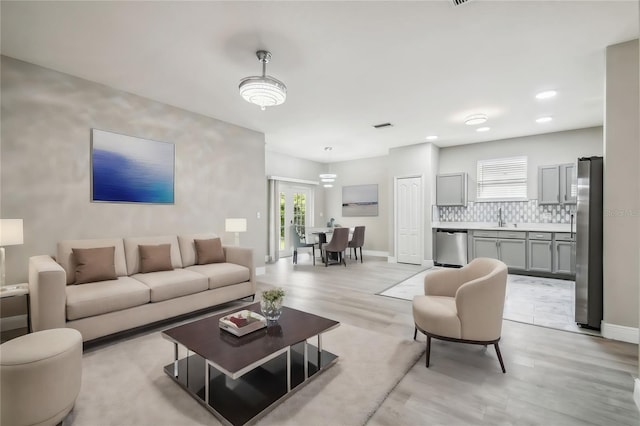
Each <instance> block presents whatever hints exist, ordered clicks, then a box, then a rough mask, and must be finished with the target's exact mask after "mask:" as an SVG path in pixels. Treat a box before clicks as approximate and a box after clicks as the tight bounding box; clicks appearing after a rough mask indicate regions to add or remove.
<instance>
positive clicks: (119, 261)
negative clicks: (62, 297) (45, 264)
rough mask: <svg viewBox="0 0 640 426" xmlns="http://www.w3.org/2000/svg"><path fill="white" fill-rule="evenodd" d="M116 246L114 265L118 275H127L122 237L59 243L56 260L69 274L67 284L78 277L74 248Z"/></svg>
mask: <svg viewBox="0 0 640 426" xmlns="http://www.w3.org/2000/svg"><path fill="white" fill-rule="evenodd" d="M98 247H115V251H114V255H113V256H114V265H115V268H116V275H117V276H118V277H123V276H126V275H127V263H126V261H125V254H124V244H123V241H122V238H101V239H93V240H65V241H60V242H59V243H58V250H57V254H56V261H57V262H58V263H59V264H60V266H62V268H63V269H64V272H65V273H66V274H67V284H72V283H73V282H74V281H75V279H76V259H75V256H74V255H73V249H74V248H98Z"/></svg>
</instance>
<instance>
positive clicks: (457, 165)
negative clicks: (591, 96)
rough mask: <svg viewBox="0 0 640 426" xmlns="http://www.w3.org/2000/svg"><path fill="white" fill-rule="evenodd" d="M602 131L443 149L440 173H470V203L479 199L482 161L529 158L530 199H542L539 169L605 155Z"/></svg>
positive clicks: (599, 128)
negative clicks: (478, 181) (579, 158)
mask: <svg viewBox="0 0 640 426" xmlns="http://www.w3.org/2000/svg"><path fill="white" fill-rule="evenodd" d="M602 138H603V136H602V127H592V128H588V129H580V130H570V131H566V132H556V133H546V134H541V135H534V136H525V137H521V138H512V139H504V140H498V141H491V142H482V143H475V144H469V145H459V146H453V147H448V148H441V149H440V169H439V172H438V173H456V172H467V173H468V174H469V187H468V188H469V200H471V201H472V200H475V199H476V183H477V180H476V173H477V168H476V167H477V164H476V162H477V161H478V160H487V159H491V158H501V157H515V156H519V155H526V156H527V163H528V170H527V174H528V179H527V180H528V185H527V186H528V198H529V199H537V198H538V166H544V165H552V164H561V163H575V162H576V161H577V159H578V157H589V156H593V155H602Z"/></svg>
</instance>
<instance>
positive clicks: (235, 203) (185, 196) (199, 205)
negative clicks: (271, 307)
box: [0, 56, 267, 283]
mask: <svg viewBox="0 0 640 426" xmlns="http://www.w3.org/2000/svg"><path fill="white" fill-rule="evenodd" d="M1 61H2V64H1V72H2V80H1V85H2V86H1V90H2V111H1V113H2V117H1V118H2V123H1V124H2V129H1V132H2V133H1V135H2V146H1V151H0V152H1V157H2V158H1V168H2V171H1V174H0V176H1V183H0V188H1V197H0V202H1V205H0V215H1V217H3V218H22V219H24V245H22V246H11V247H7V249H6V252H7V282H8V283H16V282H21V281H26V279H27V261H28V258H29V256H33V255H39V254H55V248H56V242H57V241H59V240H63V239H75V238H95V237H111V236H118V237H119V236H143V235H163V234H178V233H187V232H203V231H214V232H216V233H218V234H219V235H220V236H221V237H222V239H223V242H225V243H230V244H232V243H233V235H231V234H228V233H225V232H224V219H225V218H226V217H246V218H247V220H248V232H247V233H244V234H242V235H241V237H240V241H241V245H242V246H247V247H253V248H254V262H255V264H256V266H263V265H264V257H265V247H266V235H267V231H266V222H265V219H264V218H265V217H266V214H265V213H266V202H265V200H266V192H265V185H264V181H265V159H264V135H263V134H262V133H258V132H254V131H251V130H248V129H244V128H240V127H237V126H234V125H231V124H228V123H225V122H222V121H219V120H215V119H213V118H209V117H205V116H202V115H198V114H194V113H191V112H188V111H185V110H182V109H178V108H175V107H172V106H169V105H165V104H161V103H158V102H154V101H151V100H149V99H145V98H141V97H139V96H135V95H131V94H128V93H124V92H121V91H117V90H115V89H112V88H109V87H106V86H103V85H100V84H97V83H93V82H90V81H87V80H83V79H80V78H77V77H73V76H70V75H67V74H62V73H59V72H55V71H52V70H49V69H46V68H42V67H39V66H36V65H32V64H29V63H26V62H22V61H18V60H15V59H12V58H9V57H6V56H2V57H1ZM91 128H98V129H102V130H108V131H113V132H117V133H122V134H126V135H131V136H137V137H141V138H147V139H153V140H159V141H165V142H172V143H174V144H175V145H176V175H175V204H174V205H148V204H113V203H91V202H90V170H91V168H90V161H89V155H90V134H91ZM258 212H261V213H262V214H261V217H262V219H260V220H258V219H257V218H256V217H257V213H258Z"/></svg>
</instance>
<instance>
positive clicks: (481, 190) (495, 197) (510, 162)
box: [476, 156, 527, 201]
mask: <svg viewBox="0 0 640 426" xmlns="http://www.w3.org/2000/svg"><path fill="white" fill-rule="evenodd" d="M477 181H478V192H477V198H476V201H513V200H526V199H527V157H526V156H522V157H508V158H495V159H492V160H478V174H477Z"/></svg>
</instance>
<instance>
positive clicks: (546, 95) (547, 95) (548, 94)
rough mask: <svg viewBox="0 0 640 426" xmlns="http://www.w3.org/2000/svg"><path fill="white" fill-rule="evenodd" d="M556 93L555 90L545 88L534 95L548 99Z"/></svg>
mask: <svg viewBox="0 0 640 426" xmlns="http://www.w3.org/2000/svg"><path fill="white" fill-rule="evenodd" d="M557 94H558V92H556V91H555V90H545V91H544V92H540V93H538V94H537V95H536V99H549V98H553V97H554V96H555V95H557Z"/></svg>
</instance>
